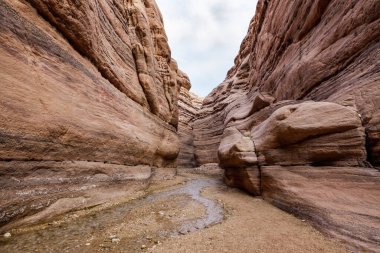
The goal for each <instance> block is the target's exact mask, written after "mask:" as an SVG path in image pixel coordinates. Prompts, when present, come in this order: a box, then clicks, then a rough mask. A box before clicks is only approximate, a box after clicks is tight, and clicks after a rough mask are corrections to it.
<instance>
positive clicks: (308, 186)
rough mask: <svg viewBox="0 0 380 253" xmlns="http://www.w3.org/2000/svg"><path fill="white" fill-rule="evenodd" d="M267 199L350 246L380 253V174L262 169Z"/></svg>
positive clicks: (333, 169)
mask: <svg viewBox="0 0 380 253" xmlns="http://www.w3.org/2000/svg"><path fill="white" fill-rule="evenodd" d="M261 173H262V188H263V197H264V199H265V200H267V201H269V202H270V203H272V204H274V205H276V206H278V207H280V208H282V209H284V210H286V211H288V212H292V213H294V214H296V215H297V216H299V217H301V218H302V219H305V220H306V221H308V222H312V223H313V225H314V226H316V227H317V228H318V229H320V230H322V231H323V232H325V233H327V234H329V235H331V236H334V237H336V238H338V239H339V240H342V241H343V242H346V243H348V244H349V245H350V249H351V251H353V252H379V251H380V244H379V241H380V236H379V232H378V231H379V230H380V219H379V217H380V209H379V201H380V172H379V171H378V170H376V169H369V168H353V167H310V166H297V167H281V166H270V167H262V168H261Z"/></svg>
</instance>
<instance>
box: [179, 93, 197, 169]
mask: <svg viewBox="0 0 380 253" xmlns="http://www.w3.org/2000/svg"><path fill="white" fill-rule="evenodd" d="M201 105H202V98H200V97H198V96H197V95H195V94H193V93H191V92H189V91H188V88H181V92H180V96H179V101H178V106H179V124H178V137H179V139H180V152H179V154H178V157H177V165H178V166H179V167H184V168H192V167H196V166H197V163H196V159H195V155H194V130H193V122H194V119H195V117H196V115H197V111H198V110H199V108H200V107H201Z"/></svg>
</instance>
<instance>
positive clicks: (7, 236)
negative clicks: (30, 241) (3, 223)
mask: <svg viewBox="0 0 380 253" xmlns="http://www.w3.org/2000/svg"><path fill="white" fill-rule="evenodd" d="M11 236H12V234H11V233H9V232H7V233H5V234H4V237H5V238H10V237H11Z"/></svg>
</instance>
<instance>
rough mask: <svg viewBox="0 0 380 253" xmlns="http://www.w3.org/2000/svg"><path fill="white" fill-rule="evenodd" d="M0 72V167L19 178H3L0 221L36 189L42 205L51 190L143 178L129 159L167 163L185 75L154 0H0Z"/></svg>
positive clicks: (171, 159) (28, 208)
mask: <svg viewBox="0 0 380 253" xmlns="http://www.w3.org/2000/svg"><path fill="white" fill-rule="evenodd" d="M0 79H1V80H2V81H1V85H0V94H1V99H0V175H1V178H2V180H3V179H4V180H5V179H7V180H8V181H9V180H10V181H12V180H16V181H17V180H18V181H19V182H22V183H18V184H11V183H10V182H8V181H7V182H8V183H5V182H4V180H3V181H2V184H1V186H0V188H1V191H2V193H4V194H5V192H6V193H7V194H5V195H2V196H3V197H2V198H1V201H0V225H1V224H3V223H4V222H9V221H11V220H13V219H15V218H17V217H20V216H23V215H26V213H28V212H30V213H33V212H34V211H35V210H34V209H35V208H34V209H33V206H34V207H36V206H37V207H38V206H39V205H35V204H36V202H33V201H34V200H35V199H36V198H39V199H43V198H44V197H45V199H44V204H41V207H42V206H43V207H45V206H46V205H48V204H46V203H53V200H56V199H57V195H54V194H55V193H57V192H59V194H61V195H60V197H62V196H64V193H65V192H71V193H73V194H74V195H75V196H78V195H80V192H82V191H83V189H82V187H80V186H85V185H86V184H91V183H93V185H94V186H96V187H98V186H100V185H104V184H105V183H104V182H113V183H117V182H125V181H127V180H133V179H136V180H137V179H141V177H139V167H136V168H134V169H133V170H131V169H129V167H128V166H134V165H147V166H154V167H174V166H175V159H176V157H177V155H178V153H179V140H178V136H177V130H176V126H177V123H178V106H177V103H178V102H177V100H178V93H179V89H180V88H181V86H184V87H187V88H189V81H188V79H187V77H186V76H185V75H184V74H183V73H182V72H181V71H179V70H178V67H177V64H176V62H175V61H174V60H173V59H171V56H170V49H169V47H168V44H167V39H166V35H165V32H164V28H163V24H162V18H161V14H160V12H159V10H158V8H157V6H156V4H155V3H154V1H148V0H147V1H111V2H110V1H74V0H68V1H60V0H59V1H58V0H51V1H50V0H49V1H38V0H30V1H24V0H17V1H14V0H0ZM70 161H73V162H74V163H73V164H71V165H70V164H69V165H70V166H68V163H70ZM86 162H90V163H91V166H90V167H91V169H89V168H88V167H89V166H87V165H86V164H83V163H86ZM78 163H79V164H78ZM105 164H106V165H105ZM107 165H108V166H107ZM65 168H67V169H65ZM70 168H72V169H70ZM148 168H149V167H148ZM140 169H141V173H143V174H144V173H145V174H144V177H142V179H144V180H145V179H147V178H149V175H150V169H149V170H146V168H145V167H144V166H143V167H141V168H140ZM107 170H109V171H111V170H115V171H117V173H119V174H120V175H127V176H122V177H121V178H120V180H119V179H116V178H114V177H112V176H109V175H108V172H107ZM21 171H25V174H22V173H20V172H21ZM104 171H106V172H104ZM123 171H124V172H123ZM32 172H34V174H33V173H32ZM86 173H87V174H86ZM104 173H105V174H104ZM41 175H45V176H41ZM86 175H87V176H86ZM99 175H100V177H101V178H103V179H102V180H100V181H99V180H98V179H97V177H98V176H99ZM12 178H13V179H12ZM54 178H60V179H62V180H63V181H61V184H57V183H56V181H55V180H54ZM78 178H80V179H78ZM78 180H79V181H78ZM28 181H31V182H34V183H32V185H33V186H30V184H29V183H28ZM76 183H78V184H79V186H78V185H76V186H75V184H76ZM71 184H74V185H71ZM12 187H16V189H14V188H12ZM17 187H18V188H17ZM24 188H25V189H27V188H30V189H31V190H30V191H28V192H29V193H28V194H27V195H22V196H23V198H19V195H17V192H19V191H22V190H23V189H24ZM32 188H33V190H32ZM84 188H86V187H84ZM38 192H43V193H44V194H42V195H39V194H40V193H38ZM71 193H70V194H71ZM53 195H54V196H53ZM25 196H27V197H25ZM9 201H10V202H9ZM14 207H16V209H12V208H14ZM74 207H75V206H74ZM15 210H18V211H15ZM20 210H24V211H23V212H19V211H20ZM30 213H29V214H30Z"/></svg>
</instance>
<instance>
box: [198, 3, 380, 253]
mask: <svg viewBox="0 0 380 253" xmlns="http://www.w3.org/2000/svg"><path fill="white" fill-rule="evenodd" d="M379 59H380V2H379V1H376V0H369V1H355V0H349V1H343V0H331V1H326V0H317V1H312V0H296V1H290V0H285V1H282V0H281V1H280V0H260V1H258V5H257V10H256V15H255V17H254V18H253V19H252V21H251V23H250V26H249V30H248V34H247V36H246V38H245V39H244V41H243V43H242V44H241V48H240V51H239V54H238V56H237V57H236V59H235V65H234V67H232V68H231V69H230V71H229V72H228V74H227V77H226V79H225V81H224V82H223V83H222V84H220V85H219V86H218V87H216V88H215V89H214V90H213V91H212V92H211V93H210V94H209V95H208V96H207V97H206V98H205V99H204V100H203V103H202V107H201V108H200V109H199V110H198V112H197V114H196V117H195V119H194V122H193V133H194V146H195V158H196V162H197V164H198V165H201V164H208V163H219V165H220V167H222V168H223V169H224V170H225V182H226V183H227V184H228V185H230V186H234V187H239V188H242V189H244V190H246V191H248V192H249V193H251V194H253V195H262V196H263V197H264V198H265V199H267V200H268V201H270V202H272V203H273V204H275V205H277V206H278V207H280V208H282V209H285V210H287V211H290V212H293V213H296V214H297V215H300V216H302V217H307V218H310V220H311V221H312V222H313V223H314V224H315V225H316V226H318V227H319V228H321V229H322V230H324V231H325V232H328V233H330V234H332V235H334V236H336V237H338V238H339V239H342V240H345V241H348V242H349V243H350V244H351V246H353V248H355V250H365V251H366V250H368V251H375V252H377V251H379V250H380V249H379V247H378V245H380V238H379V237H378V236H377V235H376V232H375V231H378V230H379V228H380V224H379V222H378V221H379V217H380V215H379V213H378V212H377V210H378V204H377V203H378V201H379V200H378V198H377V197H376V196H377V195H378V192H379V185H380V179H379V176H378V171H377V170H376V169H373V168H371V167H372V166H379V165H380V160H379V155H380V152H379V151H380V150H379V148H380V142H379V130H380V114H379V112H380V60H379ZM274 166H275V167H274ZM326 166H329V167H326ZM331 166H333V167H331ZM273 168H275V169H273ZM329 168H334V169H329ZM293 171H294V172H293ZM330 172H331V173H330ZM295 173H296V174H297V176H295ZM337 175H341V178H338V177H339V176H337ZM350 189H357V191H358V192H361V194H358V195H355V196H352V191H351V190H350ZM331 192H337V194H336V195H334V194H331ZM359 195H360V196H359ZM351 206H352V207H351ZM329 213H330V214H331V215H328V214H329ZM341 214H342V215H341ZM348 224H350V225H348ZM349 234H353V235H352V236H350V235H349Z"/></svg>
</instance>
